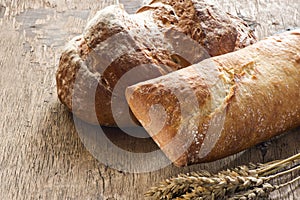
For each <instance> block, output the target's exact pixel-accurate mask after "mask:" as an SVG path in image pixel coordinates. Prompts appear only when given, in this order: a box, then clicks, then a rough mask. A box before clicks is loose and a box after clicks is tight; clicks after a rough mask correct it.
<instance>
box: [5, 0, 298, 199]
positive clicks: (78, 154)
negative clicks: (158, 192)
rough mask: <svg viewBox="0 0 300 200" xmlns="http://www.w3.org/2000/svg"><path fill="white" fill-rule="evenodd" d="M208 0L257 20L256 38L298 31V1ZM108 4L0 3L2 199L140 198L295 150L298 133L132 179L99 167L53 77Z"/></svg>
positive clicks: (278, 195) (290, 190) (293, 195)
mask: <svg viewBox="0 0 300 200" xmlns="http://www.w3.org/2000/svg"><path fill="white" fill-rule="evenodd" d="M120 2H121V3H124V4H125V8H126V9H127V10H128V11H129V12H134V10H135V9H136V8H137V7H138V4H139V1H138V0H135V1H130V0H120ZM210 2H212V3H215V4H217V5H219V6H222V8H223V9H225V10H226V11H229V12H231V13H233V14H238V15H240V16H243V17H244V18H246V19H249V20H250V21H251V20H252V21H255V22H256V23H257V24H256V30H257V34H258V35H259V36H260V38H261V37H265V36H268V35H271V34H273V33H276V32H278V31H282V30H284V29H287V28H293V27H300V14H299V11H300V8H299V7H300V5H299V0H272V1H270V0H248V1H246V0H241V1H233V0H210ZM113 3H115V2H114V1H113V0H87V1H79V0H69V1H62V0H11V1H10V0H0V25H1V30H0V46H1V48H0V86H1V87H0V92H1V97H0V110H1V115H0V137H1V140H0V180H1V184H0V199H109V200H113V199H134V200H135V199H144V197H143V193H144V192H145V191H146V190H147V189H148V188H149V187H150V186H152V185H154V184H156V183H158V182H160V181H162V180H163V179H165V178H168V177H170V176H173V175H176V174H178V173H184V172H189V171H193V170H199V169H209V170H212V171H217V170H220V169H224V168H227V167H233V166H237V165H241V164H247V163H249V162H265V161H270V160H274V159H282V158H285V157H287V156H290V155H293V154H295V153H297V152H299V151H300V147H299V141H300V134H299V133H300V130H293V131H290V132H289V133H286V134H285V135H283V136H282V137H280V138H277V139H273V140H272V141H269V142H267V143H264V145H258V146H256V147H253V148H251V149H249V150H246V151H245V152H243V153H239V154H237V155H234V156H231V157H229V158H226V159H223V160H220V161H216V162H214V163H208V164H201V165H194V166H191V167H185V168H176V167H174V166H168V167H165V168H163V169H160V170H157V171H154V172H151V173H150V172H149V173H141V174H134V173H125V172H121V171H117V170H115V169H111V168H109V167H106V166H105V165H103V164H101V162H99V161H97V160H96V159H95V158H94V157H93V156H92V155H91V154H90V153H89V152H88V151H87V150H86V148H85V147H84V145H83V144H82V142H81V140H80V138H79V137H78V134H77V132H76V129H75V127H74V123H73V120H72V116H71V115H70V113H68V112H67V110H66V109H65V107H64V106H62V105H61V104H60V102H59V101H58V98H57V94H56V83H55V71H56V68H57V65H58V60H59V57H60V53H61V51H62V49H63V46H64V44H65V43H66V42H67V41H68V40H69V39H70V38H72V37H73V36H75V35H78V34H80V33H81V32H82V30H83V27H84V26H85V24H86V21H87V19H88V18H89V17H91V16H93V15H94V14H95V12H96V11H97V10H99V9H101V8H103V7H105V6H107V5H110V4H113ZM112 137H115V139H117V140H119V141H121V143H123V145H125V146H126V145H127V146H128V145H131V146H135V145H136V146H138V145H139V144H138V142H136V141H129V140H125V139H124V138H122V137H123V136H118V134H115V136H112ZM150 143H151V142H150ZM150 145H152V144H150ZM299 175H300V174H299V173H298V174H296V173H294V174H289V175H288V176H286V177H284V178H283V179H280V180H286V179H287V180H288V179H291V178H292V177H296V176H299ZM280 180H279V179H278V180H275V183H276V182H279V181H280ZM299 184H300V183H299V182H298V183H296V184H293V185H291V186H288V187H285V188H283V189H280V190H279V191H275V192H273V193H272V194H271V199H280V200H281V199H299V198H300V187H299Z"/></svg>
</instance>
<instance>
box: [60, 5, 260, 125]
mask: <svg viewBox="0 0 300 200" xmlns="http://www.w3.org/2000/svg"><path fill="white" fill-rule="evenodd" d="M242 23H243V22H242V20H240V19H237V18H234V17H231V16H230V15H228V14H226V13H223V12H221V11H219V10H217V9H215V8H214V7H212V6H209V5H208V4H206V3H204V2H202V1H192V0H185V1H183V2H181V3H180V1H175V0H162V1H155V2H152V3H150V4H149V5H147V6H145V7H143V8H141V9H140V10H139V11H138V13H137V14H135V15H131V16H130V15H128V14H127V13H126V12H125V11H124V9H123V8H122V7H121V6H111V7H108V8H106V9H104V10H102V11H100V12H99V13H98V14H97V15H96V16H95V18H94V19H92V20H91V21H90V22H89V23H88V25H87V27H86V28H85V30H84V32H83V34H82V35H81V36H79V37H77V38H75V39H73V40H72V41H70V42H69V44H68V45H67V47H66V49H65V51H64V52H63V53H62V56H61V59H60V63H59V68H58V70H57V75H56V79H57V90H58V96H59V99H60V101H61V102H62V103H64V104H65V105H66V106H67V107H68V108H69V109H70V110H71V111H72V112H73V113H74V114H75V115H77V116H78V117H79V118H81V119H83V120H85V121H87V122H89V123H93V124H98V123H99V124H101V125H105V126H115V125H116V121H115V119H114V116H113V112H112V108H111V106H112V103H111V99H112V96H113V91H114V89H115V86H116V84H117V82H118V81H119V80H120V79H121V77H122V76H123V75H124V74H125V73H126V72H129V71H130V70H131V69H133V68H134V67H136V66H140V65H145V64H148V65H152V66H153V65H155V67H154V68H153V67H150V68H145V71H144V72H140V73H138V75H137V76H138V77H139V79H138V80H136V81H135V82H128V81H127V82H126V81H125V82H124V83H123V84H124V86H128V85H131V84H134V83H137V82H138V81H144V80H148V79H151V78H155V77H158V76H161V75H164V74H167V73H169V72H172V71H176V70H178V69H181V68H185V67H187V66H190V65H191V64H194V63H197V62H199V61H201V60H203V59H205V58H207V57H208V56H216V55H220V54H224V53H228V52H231V51H233V50H234V49H236V48H238V47H240V43H239V42H238V41H239V40H238V37H239V35H241V34H243V32H251V30H250V28H248V27H246V26H244V27H243V28H240V29H238V26H241V24H242ZM138 30H140V31H138ZM174 34H175V35H174ZM176 34H177V35H176ZM178 34H179V36H178ZM180 34H182V35H184V36H185V35H187V38H183V36H182V35H180ZM119 35H122V37H123V38H118V37H119ZM175 37H176V38H178V37H179V38H180V39H181V40H182V42H181V44H180V45H181V46H180V47H178V46H176V45H178V44H176V43H175V41H174V39H172V38H175ZM244 38H246V39H245V41H242V43H243V46H246V45H248V43H249V44H250V43H252V42H254V41H255V37H254V36H253V35H251V34H249V35H248V36H247V37H244ZM118 40H122V41H119V42H118ZM185 40H187V41H185ZM191 41H193V42H195V43H197V45H195V44H192V42H191ZM250 41H251V42H250ZM107 44H109V45H107ZM198 44H200V45H202V47H201V48H200V47H199V46H200V45H198ZM183 45H186V46H183ZM109 46H110V47H109ZM191 46H195V48H194V49H190V48H191ZM179 48H180V49H181V51H180V55H179V53H176V50H178V49H179ZM132 49H133V51H130V50H132ZM118 50H119V52H118ZM116 51H117V53H120V52H121V53H120V55H118V56H116V55H115V54H116ZM191 51H193V52H197V53H194V54H196V55H194V54H193V55H192V56H191V53H190V52H191ZM206 51H208V54H207V52H206ZM124 52H125V53H124ZM112 58H114V59H113V60H112ZM79 69H81V70H83V71H82V73H78V70H79ZM150 69H151V70H150ZM80 76H82V77H80ZM83 77H84V78H83ZM75 81H76V84H77V85H78V88H77V89H76V90H77V91H76V95H74V84H75ZM96 82H98V86H97V87H96V88H95V89H94V90H93V91H85V89H86V90H88V89H89V86H94V85H95V84H96ZM84 88H85V89H84ZM124 88H125V87H124ZM79 91H81V92H82V94H81V93H79ZM93 92H94V93H93ZM123 94H124V90H122V91H119V93H118V94H116V95H117V96H118V97H117V98H118V101H119V102H121V101H124V102H125V103H126V101H125V97H124V95H123ZM74 96H75V97H76V99H75V100H74ZM74 102H75V104H76V105H75V104H74ZM77 103H79V104H80V105H77ZM74 105H75V106H74ZM95 112H96V115H95ZM122 112H126V110H124V111H122ZM121 115H122V113H121V114H120V115H119V116H120V118H122V119H121V123H119V124H118V125H119V126H131V125H132V124H131V120H130V119H129V118H128V117H127V116H128V115H124V117H122V116H121Z"/></svg>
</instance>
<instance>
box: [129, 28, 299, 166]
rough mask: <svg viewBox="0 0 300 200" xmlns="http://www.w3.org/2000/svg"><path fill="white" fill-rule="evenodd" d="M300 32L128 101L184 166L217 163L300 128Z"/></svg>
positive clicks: (137, 89) (165, 79)
mask: <svg viewBox="0 0 300 200" xmlns="http://www.w3.org/2000/svg"><path fill="white" fill-rule="evenodd" d="M299 91H300V29H297V30H294V31H290V32H285V33H282V34H279V35H275V36H272V37H269V38H266V39H264V40H262V41H259V42H257V43H256V44H254V45H251V46H249V47H246V48H244V49H241V50H239V51H236V52H232V53H228V54H226V55H221V56H217V57H213V58H210V59H206V60H204V61H202V62H200V63H198V64H195V65H192V66H190V67H187V68H185V69H181V70H179V71H176V72H172V73H170V74H168V75H165V76H161V77H159V78H156V79H153V80H149V81H145V82H141V83H138V84H136V85H133V86H130V87H128V88H127V90H126V98H127V101H128V104H129V106H130V108H131V110H132V112H133V113H134V115H135V116H136V117H137V119H138V120H139V122H140V123H141V124H142V125H143V126H144V128H145V129H146V130H147V132H148V133H149V134H150V135H151V137H152V138H153V139H154V141H155V142H156V143H157V144H158V145H159V146H160V148H161V149H162V150H163V151H164V153H165V154H166V155H167V156H168V158H169V159H170V160H172V161H173V162H174V164H175V165H177V166H185V165H190V164H195V163H200V162H209V161H214V160H217V159H220V158H223V157H226V156H228V155H232V154H234V153H237V152H240V151H242V150H244V149H246V148H249V147H251V146H253V145H255V144H258V143H260V142H263V141H265V140H267V139H269V138H271V137H273V136H276V135H279V134H280V133H282V132H284V131H286V130H288V129H291V128H295V127H297V126H299V125H300V92H299Z"/></svg>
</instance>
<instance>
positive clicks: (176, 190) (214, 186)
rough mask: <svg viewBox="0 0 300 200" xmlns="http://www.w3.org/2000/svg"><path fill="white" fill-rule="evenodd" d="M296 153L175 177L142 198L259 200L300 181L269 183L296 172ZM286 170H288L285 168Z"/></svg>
mask: <svg viewBox="0 0 300 200" xmlns="http://www.w3.org/2000/svg"><path fill="white" fill-rule="evenodd" d="M299 160H300V154H296V155H294V156H291V157H289V158H287V159H284V160H277V161H273V162H269V163H265V164H258V165H254V164H249V166H239V167H237V168H234V169H228V170H224V171H221V172H219V173H217V174H211V173H209V172H208V171H204V170H202V171H199V172H192V173H188V174H179V175H178V176H177V177H174V178H171V179H167V180H165V181H164V182H162V183H160V184H159V185H158V186H156V187H152V188H151V189H150V190H149V191H148V192H147V193H146V194H145V196H148V197H154V198H155V199H161V200H168V199H176V200H188V199H191V200H193V199H197V200H201V199H203V200H206V199H210V200H211V199H231V200H235V199H259V198H263V197H267V196H268V195H269V194H270V192H272V191H274V190H277V189H279V188H282V187H285V186H286V185H289V184H292V183H294V182H296V181H298V180H299V179H300V177H297V178H295V179H292V180H291V181H289V182H286V183H283V184H280V185H272V184H271V183H270V180H272V179H275V178H278V177H280V176H283V175H285V174H288V173H291V172H294V171H298V170H300V164H299V163H298V164H297V162H298V161H299ZM288 167H290V168H288Z"/></svg>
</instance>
